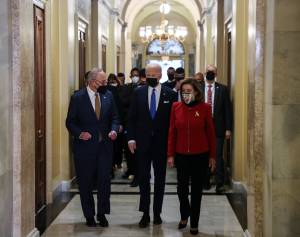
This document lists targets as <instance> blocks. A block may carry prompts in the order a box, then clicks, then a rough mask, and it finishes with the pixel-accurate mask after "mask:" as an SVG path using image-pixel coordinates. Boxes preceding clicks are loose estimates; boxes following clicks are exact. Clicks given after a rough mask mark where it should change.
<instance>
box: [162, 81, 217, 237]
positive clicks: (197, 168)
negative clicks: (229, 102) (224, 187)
mask: <svg viewBox="0 0 300 237" xmlns="http://www.w3.org/2000/svg"><path fill="white" fill-rule="evenodd" d="M180 87H181V88H180V92H181V97H182V102H176V103H174V104H173V106H172V112H171V118H170V127H169V139H168V165H169V167H173V166H174V160H175V164H176V168H177V182H178V186H177V193H178V197H179V202H180V215H181V220H180V222H179V224H178V229H182V228H185V227H186V226H187V223H188V218H189V217H190V227H191V229H190V232H191V234H193V235H196V234H198V222H199V217H200V207H201V199H202V190H203V185H204V182H205V178H206V173H207V169H208V167H210V168H211V170H214V168H215V158H216V148H215V146H216V142H215V130H214V124H213V120H212V116H211V106H210V105H208V104H206V103H204V98H203V93H202V91H201V89H200V87H199V86H198V85H197V81H196V80H194V79H187V80H184V81H183V82H182V83H181V86H180ZM190 181H191V201H189V183H190Z"/></svg>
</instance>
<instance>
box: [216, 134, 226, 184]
mask: <svg viewBox="0 0 300 237" xmlns="http://www.w3.org/2000/svg"><path fill="white" fill-rule="evenodd" d="M224 140H225V139H224V137H217V139H216V149H217V152H216V185H217V187H218V186H222V185H223V184H224V159H223V147H224Z"/></svg>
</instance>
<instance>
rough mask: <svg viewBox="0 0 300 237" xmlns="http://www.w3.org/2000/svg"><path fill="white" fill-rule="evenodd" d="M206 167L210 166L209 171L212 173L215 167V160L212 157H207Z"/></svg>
mask: <svg viewBox="0 0 300 237" xmlns="http://www.w3.org/2000/svg"><path fill="white" fill-rule="evenodd" d="M208 167H209V168H210V170H211V172H212V173H213V172H214V171H215V169H216V160H215V159H213V158H209V161H208Z"/></svg>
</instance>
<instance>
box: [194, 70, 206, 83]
mask: <svg viewBox="0 0 300 237" xmlns="http://www.w3.org/2000/svg"><path fill="white" fill-rule="evenodd" d="M194 79H195V80H196V81H198V82H199V85H200V86H202V85H203V83H204V75H203V73H202V72H197V73H196V74H195V76H194Z"/></svg>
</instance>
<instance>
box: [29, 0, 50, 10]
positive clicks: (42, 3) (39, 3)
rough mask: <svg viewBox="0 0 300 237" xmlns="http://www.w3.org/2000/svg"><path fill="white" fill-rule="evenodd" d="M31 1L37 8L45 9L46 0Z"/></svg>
mask: <svg viewBox="0 0 300 237" xmlns="http://www.w3.org/2000/svg"><path fill="white" fill-rule="evenodd" d="M32 2H33V4H34V5H36V6H38V7H39V8H42V9H45V4H46V3H47V0H32Z"/></svg>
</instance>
